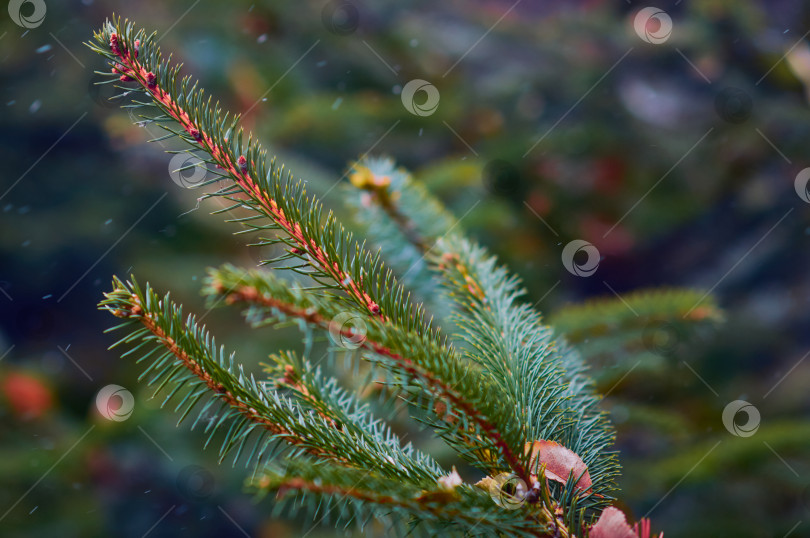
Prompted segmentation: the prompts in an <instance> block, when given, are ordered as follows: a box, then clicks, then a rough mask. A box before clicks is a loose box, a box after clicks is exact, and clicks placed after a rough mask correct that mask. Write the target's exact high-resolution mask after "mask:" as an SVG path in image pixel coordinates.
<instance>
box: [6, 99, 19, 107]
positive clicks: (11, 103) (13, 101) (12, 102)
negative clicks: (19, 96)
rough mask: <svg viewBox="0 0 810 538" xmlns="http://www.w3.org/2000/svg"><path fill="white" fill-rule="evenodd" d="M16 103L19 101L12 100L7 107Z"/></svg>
mask: <svg viewBox="0 0 810 538" xmlns="http://www.w3.org/2000/svg"><path fill="white" fill-rule="evenodd" d="M16 102H17V100H16V99H12V100H11V101H9V102H8V103H6V106H11V105H13V104H14V103H16Z"/></svg>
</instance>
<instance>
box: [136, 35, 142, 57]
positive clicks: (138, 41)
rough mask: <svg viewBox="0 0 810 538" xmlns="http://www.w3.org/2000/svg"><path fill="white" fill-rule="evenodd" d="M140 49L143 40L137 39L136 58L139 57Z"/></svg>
mask: <svg viewBox="0 0 810 538" xmlns="http://www.w3.org/2000/svg"><path fill="white" fill-rule="evenodd" d="M140 49H141V40H140V39H136V40H135V57H136V58H137V57H138V52H139V51H140Z"/></svg>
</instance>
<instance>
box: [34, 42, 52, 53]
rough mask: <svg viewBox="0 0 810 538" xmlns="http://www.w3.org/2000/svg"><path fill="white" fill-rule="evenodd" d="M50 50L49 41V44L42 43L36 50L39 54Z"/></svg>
mask: <svg viewBox="0 0 810 538" xmlns="http://www.w3.org/2000/svg"><path fill="white" fill-rule="evenodd" d="M49 50H51V44H50V43H48V44H47V45H42V46H41V47H39V48H38V49H37V50H36V53H37V54H42V53H43V52H48V51H49Z"/></svg>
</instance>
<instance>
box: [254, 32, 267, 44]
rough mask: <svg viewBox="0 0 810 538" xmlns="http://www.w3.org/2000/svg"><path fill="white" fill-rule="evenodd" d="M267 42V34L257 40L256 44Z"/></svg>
mask: <svg viewBox="0 0 810 538" xmlns="http://www.w3.org/2000/svg"><path fill="white" fill-rule="evenodd" d="M265 41H267V34H262V35H260V36H259V37H257V38H256V43H264V42H265Z"/></svg>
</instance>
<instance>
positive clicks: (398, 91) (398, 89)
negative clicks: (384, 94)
mask: <svg viewBox="0 0 810 538" xmlns="http://www.w3.org/2000/svg"><path fill="white" fill-rule="evenodd" d="M391 93H393V94H394V95H399V94H401V93H402V86H400V85H399V84H397V85H396V86H394V87H393V88H391Z"/></svg>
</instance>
